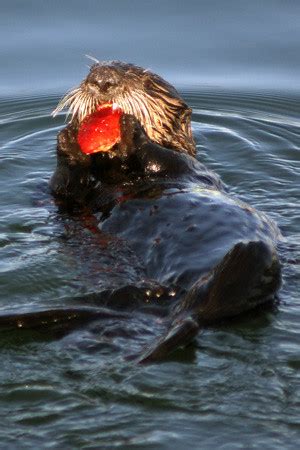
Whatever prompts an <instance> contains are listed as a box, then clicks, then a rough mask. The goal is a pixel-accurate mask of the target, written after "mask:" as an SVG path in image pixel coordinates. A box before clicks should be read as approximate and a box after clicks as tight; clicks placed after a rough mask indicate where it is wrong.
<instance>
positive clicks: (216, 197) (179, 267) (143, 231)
mask: <svg viewBox="0 0 300 450" xmlns="http://www.w3.org/2000/svg"><path fill="white" fill-rule="evenodd" d="M100 227H101V229H102V230H103V231H105V232H107V233H111V234H115V235H117V236H119V237H121V238H122V239H125V240H126V241H128V244H129V245H130V247H131V248H132V249H133V250H134V251H135V253H136V254H137V255H138V257H139V258H140V259H141V260H142V262H143V264H144V265H145V267H146V270H147V274H148V276H149V277H151V278H154V279H156V280H157V281H159V282H160V283H162V284H167V285H168V284H173V285H179V286H180V287H183V288H185V289H189V288H190V287H191V286H192V285H193V284H194V283H195V282H196V281H197V280H198V279H199V277H200V276H201V275H203V274H205V273H207V272H209V271H210V270H211V269H213V268H214V267H215V266H216V265H217V264H218V263H219V262H220V261H221V260H222V259H223V257H224V256H225V255H226V254H227V253H228V251H229V250H231V249H232V248H233V247H234V245H235V244H237V243H238V242H243V241H244V242H247V241H256V240H260V241H264V242H266V243H268V242H270V244H271V242H272V241H275V240H276V238H278V236H279V234H280V233H279V230H278V229H277V227H276V225H275V224H274V223H273V222H272V221H270V220H269V219H268V218H267V217H266V216H265V215H264V214H263V213H259V212H258V211H256V210H255V209H253V208H251V207H250V206H249V205H247V204H245V203H243V202H241V201H238V200H234V199H232V198H231V197H230V196H228V195H226V194H224V193H222V192H220V191H218V190H214V189H207V188H201V187H199V186H197V185H192V186H189V187H187V188H183V189H180V188H170V189H165V190H163V191H162V193H158V194H157V195H156V196H155V191H154V193H153V191H149V195H148V196H147V195H145V192H144V193H143V195H140V196H139V195H138V194H137V195H135V197H134V198H131V199H127V200H126V201H123V202H121V203H119V204H118V205H117V206H115V207H114V208H113V210H112V211H111V212H110V215H109V217H108V218H107V219H105V220H104V221H102V222H101V224H100Z"/></svg>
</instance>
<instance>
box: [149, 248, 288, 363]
mask: <svg viewBox="0 0 300 450" xmlns="http://www.w3.org/2000/svg"><path fill="white" fill-rule="evenodd" d="M280 283H281V270H280V264H279V260H278V256H277V253H276V251H275V248H274V247H273V245H272V244H271V243H266V242H263V241H251V242H240V243H238V244H236V245H235V246H234V247H233V249H232V250H231V251H230V252H228V253H227V254H226V255H225V257H224V258H223V260H222V261H221V262H220V263H219V264H218V265H217V266H216V268H215V269H214V270H213V271H212V272H210V273H209V274H207V275H206V276H203V277H201V278H200V279H199V280H198V281H197V282H196V283H195V284H194V285H193V286H192V288H191V289H190V291H189V292H188V294H187V295H186V296H185V298H184V299H183V300H181V301H180V303H179V304H178V305H177V307H176V308H175V310H174V316H173V320H172V322H171V325H170V326H169V327H168V329H167V332H166V334H165V335H164V336H163V337H162V338H160V339H159V341H158V342H156V343H154V345H153V346H152V347H151V348H150V349H148V350H147V351H146V352H145V353H144V354H143V355H142V357H141V358H140V362H151V361H158V360H161V359H163V358H165V357H166V356H167V355H168V354H170V353H171V352H172V351H174V350H176V349H177V348H178V347H182V346H184V345H186V344H187V343H189V342H190V341H191V340H192V339H193V338H194V337H195V335H196V334H197V332H198V330H199V329H200V327H203V326H205V325H210V324H213V323H215V322H217V321H220V320H222V319H224V318H228V317H233V316H236V315H239V314H242V313H244V312H246V311H249V310H250V309H253V308H255V307H257V306H258V305H260V304H262V303H265V302H267V301H270V300H272V299H273V298H274V295H275V293H276V291H277V289H278V288H279V286H280Z"/></svg>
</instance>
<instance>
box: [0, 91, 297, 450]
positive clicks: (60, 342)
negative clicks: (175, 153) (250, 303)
mask: <svg viewBox="0 0 300 450" xmlns="http://www.w3.org/2000/svg"><path fill="white" fill-rule="evenodd" d="M184 95H185V97H186V100H187V102H188V103H189V104H190V105H191V106H192V107H193V108H194V114H193V129H194V132H195V136H196V139H197V147H198V150H199V158H200V159H201V160H202V161H204V162H205V163H206V164H207V165H208V166H209V167H210V168H212V169H214V170H216V171H217V172H218V173H219V174H220V175H221V176H222V178H223V180H224V181H225V182H226V183H227V184H228V185H229V186H230V190H231V192H233V193H234V194H235V195H238V196H240V197H241V198H242V199H243V200H245V201H247V202H249V203H251V204H252V205H254V206H256V207H258V208H259V209H261V210H264V211H266V212H267V213H268V214H269V215H270V216H271V217H272V218H274V219H275V220H276V221H277V222H278V223H279V225H280V226H281V229H282V232H283V234H284V236H285V238H286V242H283V243H282V244H281V250H280V251H281V253H282V258H283V261H284V284H283V288H282V290H281V293H280V303H279V304H278V306H277V307H276V308H275V309H274V310H272V311H265V312H263V313H262V314H259V315H250V316H248V317H245V318H244V319H239V320H237V321H234V322H232V323H228V324H226V325H223V326H222V327H219V328H217V329H209V330H206V331H205V332H204V333H203V334H202V335H200V336H199V337H198V339H197V342H196V345H194V346H192V347H189V348H187V349H185V350H182V351H179V352H178V353H177V354H176V355H175V356H174V357H172V358H171V359H170V360H169V361H167V362H165V363H163V364H159V365H153V366H145V367H144V366H136V365H134V364H132V363H129V362H126V361H124V359H123V356H124V355H125V354H128V353H134V352H135V351H138V350H139V349H140V348H141V347H143V346H145V345H147V343H148V342H149V341H151V340H153V339H154V338H155V336H157V335H158V334H159V331H160V329H161V328H160V327H161V326H162V325H160V324H159V323H157V321H156V318H155V317H152V316H149V317H147V316H146V315H142V314H141V315H139V316H135V317H133V318H132V319H131V320H128V321H126V322H120V323H118V322H116V321H112V322H107V323H106V324H105V326H104V327H103V328H102V327H101V326H100V327H98V329H97V332H96V331H95V329H93V328H89V327H87V328H84V329H83V330H80V331H77V332H73V333H72V334H70V335H67V336H65V337H63V338H61V339H56V340H53V339H52V337H50V336H49V339H48V340H47V338H46V336H45V335H42V336H41V335H37V334H34V333H28V334H26V333H25V334H22V336H21V337H20V335H19V334H18V333H15V334H7V333H6V334H3V336H2V337H1V340H0V350H1V369H0V382H1V383H0V411H1V416H2V428H3V430H2V433H1V435H2V442H7V443H8V446H9V445H11V447H12V448H15V447H16V448H17V447H18V445H20V439H22V445H23V446H24V448H25V447H31V448H32V447H36V448H40V445H41V439H42V440H43V442H47V446H48V447H52V448H81V447H82V448H117V447H119V448H122V449H133V448H155V449H169V448H170V447H174V448H179V449H180V448H185V447H186V446H191V447H192V448H200V447H201V448H205V449H206V448H220V449H221V448H222V449H232V448H259V447H262V448H266V449H282V448H285V449H294V448H296V447H295V443H296V442H297V441H298V440H299V429H298V428H297V427H299V408H300V396H299V384H300V375H299V367H300V359H299V352H298V342H299V323H300V321H299V314H300V313H299V303H300V301H299V278H300V277H299V275H300V274H299V264H300V250H299V248H300V238H299V236H300V235H299V223H300V217H299V202H300V189H299V184H300V183H299V182H300V162H299V161H300V160H299V146H300V140H299V127H300V122H299V99H298V98H297V97H296V96H294V97H292V96H284V95H281V96H280V95H276V94H275V93H267V92H261V93H259V94H254V93H245V92H243V93H239V92H222V91H215V92H211V91H209V90H206V91H205V90H203V91H196V90H194V91H187V92H185V93H184ZM57 100H58V99H57V97H46V96H45V97H41V98H23V99H21V98H20V99H12V100H9V101H2V102H1V103H0V131H1V133H0V146H1V160H0V170H1V179H0V194H1V195H0V213H1V214H0V224H1V234H0V253H1V259H0V282H1V291H0V301H1V304H0V308H1V309H7V308H10V309H11V308H18V307H20V306H22V307H23V308H24V307H27V306H29V307H30V308H39V307H41V306H42V305H44V306H51V305H52V306H53V305H55V304H59V303H60V304H61V303H63V304H64V302H66V301H67V300H66V298H69V297H72V296H75V295H76V294H78V293H79V292H90V291H93V290H97V286H98V285H97V283H98V280H97V274H98V273H99V270H101V268H99V266H98V265H97V250H96V247H95V245H94V243H93V242H89V244H88V246H87V251H86V254H84V255H81V258H82V259H81V260H80V261H81V262H84V263H83V264H81V266H80V263H79V264H78V261H77V258H78V253H76V252H74V245H73V244H72V245H70V246H69V247H66V245H65V243H63V240H62V239H61V238H62V236H63V234H64V220H63V219H62V218H61V217H60V216H59V214H58V212H57V211H56V208H55V206H54V205H53V203H52V201H51V198H50V196H49V194H48V193H47V189H46V184H47V180H48V179H49V177H50V174H51V173H52V171H53V168H54V165H55V139H56V134H57V131H58V129H59V128H60V127H61V126H62V125H63V123H62V119H63V117H62V116H60V117H58V118H56V119H52V118H50V112H51V110H53V108H54V106H55V104H56V102H57ZM98 251H99V250H98ZM101 251H102V250H101ZM93 254H94V255H95V257H94V258H93V257H92V255H93ZM89 261H90V262H89ZM82 266H85V267H86V271H83V270H82ZM12 423H13V429H14V433H13V434H12V433H11V429H12V427H11V425H12Z"/></svg>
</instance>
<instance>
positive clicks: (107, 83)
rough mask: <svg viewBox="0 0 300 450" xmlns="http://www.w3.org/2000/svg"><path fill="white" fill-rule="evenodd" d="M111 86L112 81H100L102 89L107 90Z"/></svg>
mask: <svg viewBox="0 0 300 450" xmlns="http://www.w3.org/2000/svg"><path fill="white" fill-rule="evenodd" d="M111 86H112V83H111V82H110V81H105V82H104V83H101V89H103V90H104V91H107V90H108V89H109V88H110V87H111Z"/></svg>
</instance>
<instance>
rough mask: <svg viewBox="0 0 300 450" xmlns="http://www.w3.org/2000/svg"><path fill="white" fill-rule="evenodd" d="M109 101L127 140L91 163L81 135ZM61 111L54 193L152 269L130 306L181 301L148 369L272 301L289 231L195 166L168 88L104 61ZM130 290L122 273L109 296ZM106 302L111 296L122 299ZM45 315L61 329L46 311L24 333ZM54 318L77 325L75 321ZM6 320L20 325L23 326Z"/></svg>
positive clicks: (148, 357)
mask: <svg viewBox="0 0 300 450" xmlns="http://www.w3.org/2000/svg"><path fill="white" fill-rule="evenodd" d="M107 102H112V103H117V104H118V105H119V106H120V107H121V108H122V109H123V111H124V112H125V114H124V115H123V117H122V119H121V124H120V125H121V142H120V143H119V144H116V146H115V147H114V148H113V149H112V150H111V152H110V153H109V154H95V155H92V156H88V155H85V154H83V153H82V152H81V150H80V148H79V146H78V143H77V131H78V126H79V124H80V122H81V121H82V120H83V118H84V117H85V116H86V115H87V114H89V113H91V112H92V111H93V110H94V109H95V108H96V106H97V105H98V104H101V103H107ZM64 107H68V108H69V109H70V111H69V112H70V114H71V122H70V123H69V124H68V125H67V126H66V127H65V128H64V129H63V130H62V131H61V132H60V133H59V135H58V145H57V168H56V171H55V173H54V175H53V177H52V179H51V183H50V186H51V190H52V192H53V195H54V196H55V197H56V199H58V201H59V203H60V205H61V206H62V207H63V208H64V209H65V210H68V211H70V212H71V213H73V212H74V211H76V212H77V214H78V211H79V213H80V211H84V214H85V215H86V212H87V211H89V214H92V213H93V212H96V211H97V212H99V211H100V212H101V214H102V215H101V220H100V222H99V224H98V227H99V229H100V230H101V232H102V233H105V234H107V235H109V236H114V237H116V238H118V239H121V240H122V242H125V243H128V246H129V247H130V252H131V253H132V254H134V255H136V257H137V258H138V260H139V261H140V263H141V266H143V267H144V269H145V270H144V272H143V273H142V275H140V272H139V273H138V271H137V275H136V276H135V278H134V283H135V286H136V287H135V290H134V289H132V287H130V288H129V290H127V294H128V292H129V295H128V297H127V298H128V299H132V298H136V299H137V298H139V299H140V300H141V299H143V298H145V297H147V295H148V294H147V292H149V291H150V290H152V287H153V292H154V297H155V296H156V294H155V293H159V295H158V297H160V296H161V295H162V296H163V295H164V293H166V292H168V291H170V289H171V291H174V301H173V303H172V306H171V308H170V310H169V316H168V319H167V321H166V333H165V335H164V336H162V337H161V338H160V339H159V340H158V342H156V343H155V344H154V345H153V346H151V347H150V348H148V349H146V350H145V352H144V354H143V356H142V357H141V358H140V357H139V358H140V360H141V361H145V362H146V361H147V362H148V361H156V360H160V359H162V358H164V357H166V356H167V355H168V354H169V353H170V352H171V351H173V350H174V349H176V348H177V347H178V346H182V345H185V344H186V343H188V342H189V341H190V340H191V339H193V338H194V336H195V335H196V334H197V332H198V330H199V328H200V327H202V326H205V325H207V324H211V323H214V322H215V321H218V320H220V319H223V318H226V317H231V316H234V315H238V314H240V313H243V312H245V311H248V310H249V309H252V308H255V307H256V306H257V305H260V304H262V303H264V302H266V301H270V300H271V299H272V298H274V295H275V294H276V291H277V290H278V288H279V286H280V264H279V261H278V256H277V253H276V242H277V239H279V238H280V232H279V230H278V228H277V227H276V225H275V224H274V223H273V222H272V221H271V220H270V219H268V217H267V216H266V215H264V214H263V213H260V212H258V211H256V210H255V209H254V208H251V207H250V206H249V205H247V204H245V203H243V202H241V201H239V200H236V199H233V198H232V197H230V195H228V194H227V192H226V190H225V188H224V185H223V183H222V182H221V181H220V179H219V177H218V176H217V175H216V174H214V173H213V172H211V171H209V170H207V169H206V168H205V166H203V165H202V164H201V163H199V162H198V161H197V160H196V159H195V158H194V155H195V143H194V141H193V137H192V134H191V123H190V116H191V110H190V109H189V108H188V107H187V105H186V104H185V103H184V101H183V100H182V99H181V98H180V96H179V94H178V93H177V91H176V90H175V89H174V88H173V87H172V86H171V85H170V84H168V83H167V82H166V81H164V80H163V79H162V78H160V77H159V76H157V75H155V74H153V73H151V72H149V71H147V70H144V69H142V68H140V67H136V66H134V65H131V64H125V63H121V62H115V61H113V62H109V63H107V62H104V63H98V62H97V63H96V64H95V65H94V66H92V68H91V70H90V73H89V74H88V76H87V77H86V79H85V80H83V82H82V83H81V84H80V85H79V87H77V88H75V89H73V90H72V91H71V92H70V93H69V94H67V95H66V96H65V97H64V98H63V99H62V100H61V102H60V103H59V105H58V107H57V109H56V111H55V112H56V113H57V112H59V111H60V110H61V109H63V108H64ZM126 281H127V283H128V278H127V276H126V274H125V276H124V275H122V273H119V274H118V276H117V281H116V283H117V285H116V286H110V287H109V286H108V288H110V289H111V291H112V292H120V291H118V288H122V286H126ZM147 283H148V287H149V286H150V285H151V286H152V287H151V289H150V290H149V289H148V287H147ZM114 289H115V291H114ZM108 292H109V291H107V295H106V297H107V296H108V297H110V298H114V299H115V298H116V297H120V296H118V295H113V294H109V293H108ZM133 293H134V294H133ZM104 297H105V295H103V298H104ZM106 297H105V298H106ZM148 300H149V299H148ZM148 300H147V301H148ZM112 304H113V302H112ZM37 314H40V316H37ZM72 314H75V316H73V315H72ZM72 314H71V315H70V317H71V318H73V317H75V323H76V324H77V323H78V322H79V323H80V317H81V314H82V321H83V322H84V321H86V320H96V319H97V318H99V316H100V317H101V315H103V314H104V315H105V314H106V312H103V311H101V310H100V309H99V312H98V313H97V314H96V313H95V315H94V311H93V310H91V311H90V310H89V311H82V312H81V311H80V309H78V314H76V312H74V311H73V310H72ZM44 316H46V317H47V324H49V323H50V324H51V323H52V322H53V321H52V322H51V319H50V320H49V314H48V312H43V313H42V314H41V313H36V314H34V313H33V314H32V315H31V316H30V315H29V316H28V315H26V317H25V318H24V320H25V321H26V326H30V321H32V324H33V325H34V326H37V324H38V323H39V317H44ZM50 317H51V314H50ZM53 317H58V318H59V321H60V323H61V322H63V321H64V320H65V321H66V323H69V322H68V317H69V316H68V311H66V312H65V311H63V312H60V311H58V312H57V311H56V312H55V314H54V315H53ZM72 320H73V319H72ZM2 322H3V323H5V324H7V323H9V324H15V326H16V327H18V326H19V325H18V323H20V321H19V322H18V317H17V316H14V317H11V316H9V317H3V318H2ZM28 324H29V325H28ZM0 325H1V317H0Z"/></svg>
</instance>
